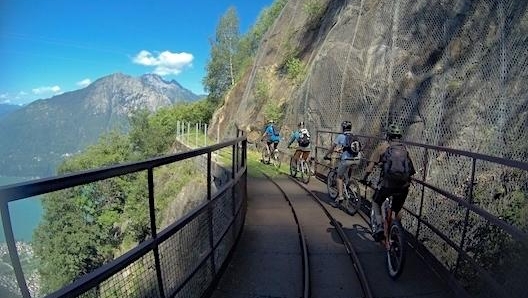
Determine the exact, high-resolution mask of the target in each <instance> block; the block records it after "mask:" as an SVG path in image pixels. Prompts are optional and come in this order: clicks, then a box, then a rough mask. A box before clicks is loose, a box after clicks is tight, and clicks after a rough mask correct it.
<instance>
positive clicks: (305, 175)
mask: <svg viewBox="0 0 528 298" xmlns="http://www.w3.org/2000/svg"><path fill="white" fill-rule="evenodd" d="M301 181H302V182H303V183H304V184H308V182H310V168H309V167H308V163H307V162H306V161H304V160H302V159H301Z"/></svg>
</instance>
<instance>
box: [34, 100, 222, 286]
mask: <svg viewBox="0 0 528 298" xmlns="http://www.w3.org/2000/svg"><path fill="white" fill-rule="evenodd" d="M213 107H214V106H213V105H212V104H211V103H210V102H208V101H207V100H202V101H199V102H196V103H192V104H179V105H176V106H172V107H167V108H163V109H161V110H159V111H158V112H157V113H154V114H152V113H150V112H148V111H146V110H142V111H138V112H137V113H136V114H135V115H134V116H133V117H132V118H131V123H130V125H131V129H130V132H129V133H128V134H124V133H121V132H117V131H114V132H110V133H108V134H105V135H103V136H102V137H101V138H100V139H99V141H98V142H97V143H96V144H94V145H91V146H89V147H88V148H86V149H85V150H84V151H83V152H81V153H79V154H76V155H75V156H72V157H70V158H68V159H67V160H65V161H64V162H63V163H62V164H61V165H60V167H59V170H58V171H59V173H60V174H66V173H70V172H78V171H82V170H87V169H94V168H100V167H105V166H109V165H116V164H120V163H125V162H131V161H139V160H145V159H148V158H151V157H155V156H160V155H165V154H167V153H168V152H170V151H171V150H172V149H171V148H172V144H173V142H174V141H175V136H176V135H175V134H176V123H177V122H178V121H186V122H191V121H192V122H194V121H196V122H202V123H207V122H208V121H209V119H210V118H211V115H212V112H213ZM202 176H203V175H202ZM197 177H198V178H197ZM199 177H201V176H200V175H197V169H196V167H195V165H194V164H193V161H192V160H189V161H183V162H179V163H177V164H172V165H168V166H165V167H162V168H160V169H158V170H156V172H155V185H156V212H157V214H158V216H157V221H158V222H157V226H158V227H159V226H160V224H161V223H162V222H164V221H165V222H167V221H168V222H173V221H174V220H175V218H167V216H168V214H172V216H175V215H174V214H177V215H178V216H181V213H182V212H183V210H182V209H183V207H184V206H183V205H182V204H179V205H181V206H178V204H175V205H174V204H173V201H174V200H175V199H176V197H177V195H178V194H179V193H180V191H181V189H182V188H183V187H184V186H185V185H186V184H188V183H189V182H191V181H192V182H193V183H194V184H195V183H203V182H201V180H203V178H199ZM147 198H148V188H147V174H146V173H144V172H140V173H136V174H131V175H127V176H121V177H116V178H113V179H108V180H103V181H99V182H96V183H92V184H88V185H83V186H79V187H76V188H72V189H67V190H63V191H58V192H55V193H51V194H48V195H46V196H45V197H44V199H43V200H42V204H43V207H44V215H43V220H42V222H41V224H40V225H39V226H38V228H37V230H36V232H35V235H34V239H33V246H34V250H35V254H36V256H37V259H38V264H39V266H38V268H39V273H40V276H41V286H42V292H43V293H49V292H51V291H54V290H57V289H58V288H60V287H62V286H64V285H66V284H67V283H69V282H71V281H72V280H74V279H75V278H77V277H79V276H81V275H83V274H85V273H88V272H90V271H92V270H94V269H96V268H98V267H100V266H101V265H102V264H104V263H107V262H109V261H111V260H113V259H114V258H115V257H117V256H119V255H120V254H121V253H123V252H126V251H127V250H129V249H130V248H132V247H134V246H135V245H137V244H138V243H139V242H141V241H143V240H144V239H146V238H147V237H149V236H150V235H151V231H150V225H149V209H148V200H147ZM171 203H172V208H178V211H174V210H168V209H169V205H171ZM186 207H187V208H189V206H186Z"/></svg>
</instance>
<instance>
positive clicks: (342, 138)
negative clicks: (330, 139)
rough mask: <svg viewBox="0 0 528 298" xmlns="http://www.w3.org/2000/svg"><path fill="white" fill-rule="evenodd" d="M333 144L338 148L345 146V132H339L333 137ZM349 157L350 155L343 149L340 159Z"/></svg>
mask: <svg viewBox="0 0 528 298" xmlns="http://www.w3.org/2000/svg"><path fill="white" fill-rule="evenodd" d="M334 144H336V146H338V148H343V147H345V146H346V136H345V134H343V133H341V134H339V135H338V136H337V138H336V139H335V141H334ZM350 158H352V155H351V154H350V153H349V152H347V151H344V150H343V153H342V154H341V159H350Z"/></svg>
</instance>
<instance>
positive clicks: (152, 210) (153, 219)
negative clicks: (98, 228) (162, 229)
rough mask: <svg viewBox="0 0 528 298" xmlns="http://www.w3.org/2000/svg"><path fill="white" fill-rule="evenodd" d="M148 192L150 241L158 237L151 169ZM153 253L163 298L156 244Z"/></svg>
mask: <svg viewBox="0 0 528 298" xmlns="http://www.w3.org/2000/svg"><path fill="white" fill-rule="evenodd" d="M148 192H149V214H150V230H151V233H152V239H156V238H157V237H158V233H157V231H156V208H155V200H154V172H153V169H152V168H149V169H148ZM153 252H154V263H155V267H156V278H157V279H158V288H159V291H160V297H162V298H165V288H164V287H163V276H162V275H161V262H160V256H159V247H158V245H157V244H156V245H155V246H154V249H153Z"/></svg>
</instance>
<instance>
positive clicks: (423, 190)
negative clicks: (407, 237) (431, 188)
mask: <svg viewBox="0 0 528 298" xmlns="http://www.w3.org/2000/svg"><path fill="white" fill-rule="evenodd" d="M428 160H429V149H427V148H425V153H424V160H423V165H422V171H423V174H422V181H423V182H426V179H427V164H428ZM424 196H425V185H424V184H422V195H421V196H420V209H419V210H418V226H417V227H416V235H415V236H414V238H415V239H416V240H418V239H419V238H418V236H419V235H420V228H421V225H422V212H423V203H424Z"/></svg>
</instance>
